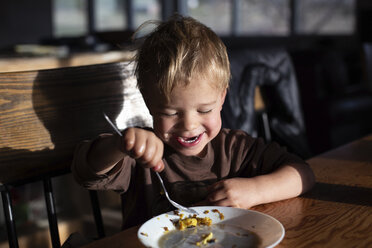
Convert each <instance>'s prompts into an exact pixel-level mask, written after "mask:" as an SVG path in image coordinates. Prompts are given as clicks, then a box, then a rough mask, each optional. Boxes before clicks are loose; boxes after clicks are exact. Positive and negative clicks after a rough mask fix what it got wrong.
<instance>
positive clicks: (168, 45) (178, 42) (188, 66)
mask: <svg viewBox="0 0 372 248" xmlns="http://www.w3.org/2000/svg"><path fill="white" fill-rule="evenodd" d="M136 61H137V65H136V76H137V81H138V87H139V89H140V90H141V92H142V94H144V93H145V92H146V90H147V88H152V87H149V86H150V85H148V84H155V86H156V87H157V89H158V90H159V91H160V93H161V94H162V95H163V96H165V97H166V99H168V100H169V96H170V94H171V92H172V90H173V89H174V87H176V86H180V85H188V84H189V82H190V80H191V79H193V78H196V77H205V78H207V77H212V78H210V79H211V80H209V82H213V87H215V88H216V89H220V90H224V89H227V88H228V84H229V81H230V64H229V59H228V55H227V51H226V47H225V45H224V44H223V42H222V41H221V39H220V38H219V37H218V36H217V35H216V34H215V33H214V32H213V31H212V30H211V29H210V28H208V27H206V26H205V25H203V24H202V23H200V22H198V21H197V20H195V19H193V18H191V17H183V16H180V15H174V16H172V17H171V18H170V19H169V20H168V21H166V22H163V23H160V24H159V25H158V26H157V28H156V29H155V30H154V31H153V32H151V33H150V34H149V35H148V36H147V37H146V38H145V40H144V42H143V44H142V46H141V47H140V48H139V50H138V52H137V55H136Z"/></svg>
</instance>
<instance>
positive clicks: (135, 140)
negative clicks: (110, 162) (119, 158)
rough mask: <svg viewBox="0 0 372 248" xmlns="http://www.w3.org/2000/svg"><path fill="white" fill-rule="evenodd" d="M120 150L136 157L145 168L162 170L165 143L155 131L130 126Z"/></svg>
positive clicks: (125, 132) (122, 140) (124, 135)
mask: <svg viewBox="0 0 372 248" xmlns="http://www.w3.org/2000/svg"><path fill="white" fill-rule="evenodd" d="M120 150H122V151H123V152H124V153H126V154H128V155H129V156H131V157H132V158H134V159H136V160H137V161H138V162H139V163H140V164H142V165H143V166H144V167H145V168H152V169H153V170H154V171H162V170H163V169H164V164H163V161H162V157H163V151H164V144H163V142H162V141H161V140H160V139H159V138H158V137H157V136H156V135H155V134H154V133H153V132H150V131H147V130H144V129H141V128H128V129H126V130H125V131H124V133H123V138H122V139H121V144H120Z"/></svg>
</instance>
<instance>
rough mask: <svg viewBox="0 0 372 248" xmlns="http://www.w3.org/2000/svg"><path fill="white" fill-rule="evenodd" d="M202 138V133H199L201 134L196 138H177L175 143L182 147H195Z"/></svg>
mask: <svg viewBox="0 0 372 248" xmlns="http://www.w3.org/2000/svg"><path fill="white" fill-rule="evenodd" d="M202 136H203V133H201V134H199V135H197V136H193V137H189V138H186V137H177V141H178V143H180V144H181V145H182V146H185V147H190V146H195V145H197V144H198V143H199V142H200V140H201V138H202Z"/></svg>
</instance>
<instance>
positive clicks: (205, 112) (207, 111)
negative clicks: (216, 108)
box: [198, 109, 212, 114]
mask: <svg viewBox="0 0 372 248" xmlns="http://www.w3.org/2000/svg"><path fill="white" fill-rule="evenodd" d="M198 112H199V113H201V114H208V113H210V112H212V109H208V110H199V111H198Z"/></svg>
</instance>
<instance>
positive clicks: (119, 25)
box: [94, 0, 128, 31]
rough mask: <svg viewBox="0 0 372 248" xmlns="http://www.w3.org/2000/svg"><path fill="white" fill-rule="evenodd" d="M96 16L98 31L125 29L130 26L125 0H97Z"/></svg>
mask: <svg viewBox="0 0 372 248" xmlns="http://www.w3.org/2000/svg"><path fill="white" fill-rule="evenodd" d="M94 17H95V30H96V31H111V30H124V29H126V28H127V26H128V24H127V15H126V13H125V3H124V1H123V0H95V2H94Z"/></svg>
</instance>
